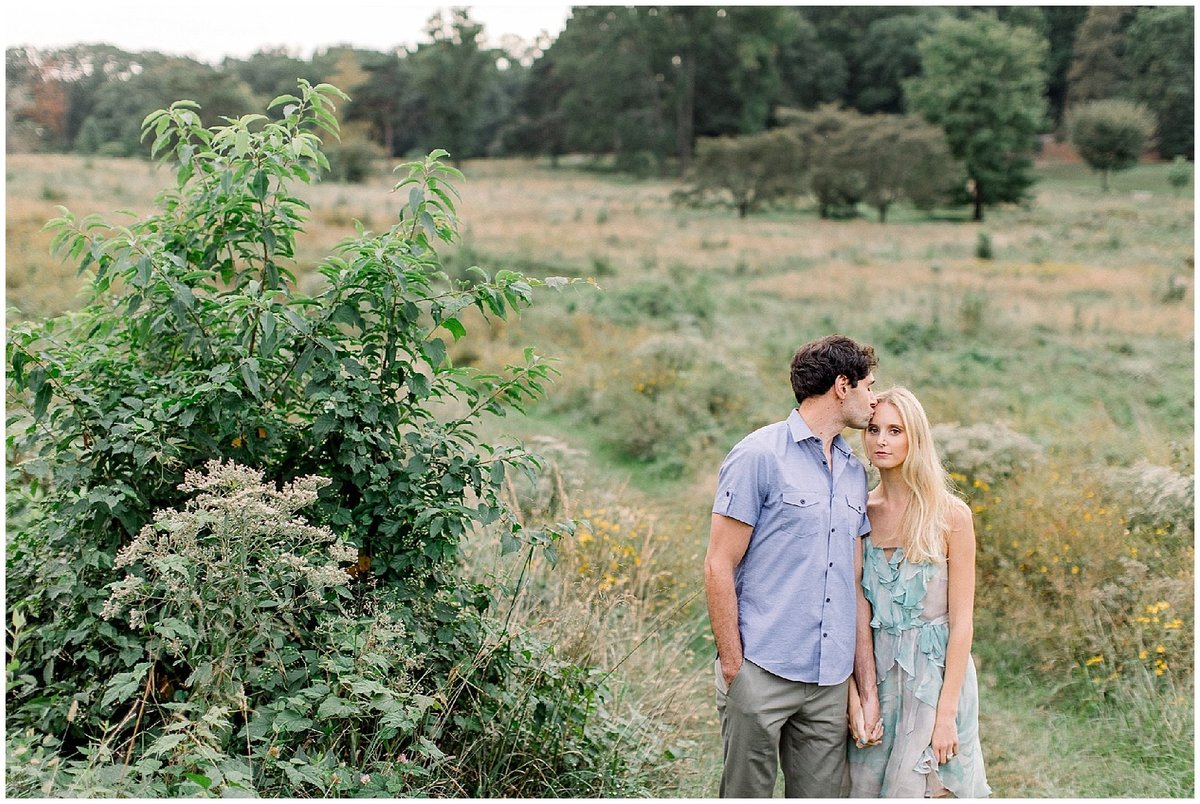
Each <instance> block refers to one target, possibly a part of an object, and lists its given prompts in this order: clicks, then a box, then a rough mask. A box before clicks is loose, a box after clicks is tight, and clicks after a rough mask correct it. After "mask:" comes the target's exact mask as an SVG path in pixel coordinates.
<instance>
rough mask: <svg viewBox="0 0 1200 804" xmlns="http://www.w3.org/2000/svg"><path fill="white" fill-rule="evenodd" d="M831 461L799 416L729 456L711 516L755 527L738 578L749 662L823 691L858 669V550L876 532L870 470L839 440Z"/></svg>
mask: <svg viewBox="0 0 1200 804" xmlns="http://www.w3.org/2000/svg"><path fill="white" fill-rule="evenodd" d="M831 453H832V459H833V466H832V467H830V466H828V465H827V464H826V462H825V455H824V450H823V449H822V445H821V440H820V439H819V438H818V437H817V436H815V435H814V434H813V432H812V430H811V429H810V428H809V426H808V425H807V424H806V423H805V421H804V418H803V417H802V416H801V415H800V412H799V411H798V410H793V411H792V413H791V415H790V416H788V418H787V420H786V421H782V422H777V423H775V424H770V425H767V426H766V427H763V428H761V429H759V430H756V431H755V432H753V433H751V434H750V435H748V436H746V437H745V438H744V439H742V440H741V441H740V442H738V444H737V445H736V446H735V447H734V448H733V449H732V450H730V452H729V454H728V455H727V456H726V457H725V461H724V462H723V463H722V464H721V470H720V474H719V476H718V480H717V494H716V500H715V501H714V503H713V513H716V514H722V515H724V516H728V517H731V518H733V519H737V520H739V521H741V522H745V523H746V524H748V525H750V526H752V530H751V533H750V544H749V546H748V547H747V549H746V554H745V555H744V556H743V557H742V560H741V562H740V563H739V564H738V566H737V568H736V570H735V573H734V582H735V588H736V590H737V600H738V629H739V631H740V632H741V638H742V652H743V655H744V656H745V658H746V659H748V660H749V661H751V662H754V664H756V665H758V666H759V667H761V668H763V669H764V670H767V671H768V672H771V673H774V674H775V675H778V676H781V677H783V678H786V679H790V680H793V681H805V682H809V683H815V684H820V685H823V686H824V685H833V684H840V683H841V682H842V681H845V680H846V678H847V677H848V676H849V675H850V672H851V671H852V670H853V667H854V629H855V611H856V601H857V595H856V591H857V590H856V588H855V578H854V550H855V542H856V540H857V539H858V538H859V537H861V536H864V535H866V534H867V533H869V532H870V530H871V526H870V523H869V522H868V521H867V474H866V470H865V469H864V468H863V465H862V464H861V463H860V462H859V460H858V459H857V458H856V457H855V456H854V454H853V452H851V450H850V447H849V445H848V444H847V443H846V440H845V439H844V438H842V436H840V435H838V436H836V437H835V438H834V440H833V448H832V450H831Z"/></svg>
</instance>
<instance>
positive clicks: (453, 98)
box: [408, 8, 500, 160]
mask: <svg viewBox="0 0 1200 804" xmlns="http://www.w3.org/2000/svg"><path fill="white" fill-rule="evenodd" d="M425 32H426V34H427V35H428V36H429V38H430V41H429V42H426V43H422V44H420V45H418V46H417V50H416V52H415V53H413V54H411V55H410V56H409V57H408V58H409V59H411V61H412V75H413V80H414V82H415V87H416V89H417V92H418V93H419V95H420V98H421V103H420V106H421V112H422V120H423V125H422V129H423V130H422V136H421V143H422V144H423V145H424V146H428V147H426V148H425V150H428V149H429V148H432V147H433V145H434V143H437V144H438V145H440V147H443V148H445V149H446V150H447V151H449V152H450V154H451V158H453V159H455V160H462V159H466V158H468V157H472V156H480V155H481V154H482V153H483V149H484V145H485V143H486V142H487V140H488V139H489V138H490V136H491V134H490V133H489V132H485V131H483V130H482V127H481V125H480V121H481V119H482V116H483V110H484V104H485V102H486V98H487V95H488V93H489V91H490V90H491V88H492V85H493V83H494V82H495V79H496V60H497V59H498V58H499V57H500V54H499V53H495V52H493V51H491V50H488V49H484V48H481V47H480V41H481V39H482V34H483V26H482V25H481V24H479V23H478V22H475V21H474V20H472V19H471V17H470V15H469V14H468V10H467V9H465V8H453V9H451V11H450V14H449V16H446V15H443V14H442V13H441V12H438V13H437V14H434V15H433V16H432V17H430V19H429V22H428V24H427V26H426V28H425Z"/></svg>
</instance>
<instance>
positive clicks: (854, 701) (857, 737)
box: [846, 678, 883, 748]
mask: <svg viewBox="0 0 1200 804" xmlns="http://www.w3.org/2000/svg"><path fill="white" fill-rule="evenodd" d="M846 720H847V721H848V722H849V724H850V736H851V737H853V738H854V747H855V748H866V747H867V746H870V745H879V743H881V742H882V741H883V723H882V722H880V723H877V724H876V726H875V729H874V730H873V731H872V732H871V733H868V732H867V719H866V712H864V711H863V707H862V699H861V698H859V696H858V686H857V685H856V684H855V683H854V679H853V678H851V679H850V691H849V695H848V696H847V700H846Z"/></svg>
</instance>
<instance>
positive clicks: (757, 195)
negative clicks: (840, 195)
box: [673, 129, 804, 218]
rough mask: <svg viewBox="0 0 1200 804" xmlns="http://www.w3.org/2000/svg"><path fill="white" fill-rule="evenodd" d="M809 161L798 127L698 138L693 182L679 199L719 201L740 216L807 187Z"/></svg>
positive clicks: (699, 202) (692, 203) (693, 203)
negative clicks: (804, 153) (804, 180)
mask: <svg viewBox="0 0 1200 804" xmlns="http://www.w3.org/2000/svg"><path fill="white" fill-rule="evenodd" d="M803 175H804V161H803V158H802V152H801V149H800V143H799V142H798V141H797V139H796V135H795V133H794V132H793V131H790V130H788V129H775V130H773V131H764V132H760V133H758V134H746V135H743V136H740V137H704V138H701V139H699V140H697V142H696V158H695V160H694V161H693V163H692V169H691V171H690V173H689V174H688V180H689V183H688V185H687V186H686V187H684V188H683V189H682V190H679V191H676V192H675V193H674V194H673V198H674V200H675V201H676V203H681V204H686V205H689V206H704V205H709V204H718V205H725V206H729V207H732V208H733V209H736V210H737V213H738V217H739V218H745V217H746V216H747V215H748V214H749V213H750V212H753V211H755V210H758V209H761V208H762V207H763V206H764V205H766V204H768V203H771V202H773V201H779V200H781V199H785V198H791V197H794V196H797V195H799V194H800V193H801V191H802V189H803Z"/></svg>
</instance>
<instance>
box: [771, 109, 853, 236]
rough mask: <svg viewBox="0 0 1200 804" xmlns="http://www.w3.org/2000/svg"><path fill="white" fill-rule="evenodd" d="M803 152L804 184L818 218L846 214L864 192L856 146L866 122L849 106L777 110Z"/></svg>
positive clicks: (850, 214) (839, 216)
mask: <svg viewBox="0 0 1200 804" xmlns="http://www.w3.org/2000/svg"><path fill="white" fill-rule="evenodd" d="M779 117H780V121H781V122H783V123H785V124H787V126H788V127H789V128H790V129H791V130H792V131H793V132H794V133H795V136H796V138H797V140H798V141H799V143H800V147H801V150H802V152H803V154H804V162H805V165H806V167H807V170H806V171H805V177H806V184H807V188H808V190H809V192H811V193H812V194H813V197H814V198H816V201H817V211H818V214H819V215H820V216H821V217H822V218H848V217H853V216H855V215H856V214H857V209H856V208H857V205H858V202H859V201H861V200H862V199H863V197H864V195H865V193H866V189H867V179H866V175H865V174H864V172H863V163H862V160H861V159H860V158H859V152H858V147H859V145H860V144H861V142H862V139H863V137H864V135H865V131H866V129H867V127H868V125H869V123H868V118H867V117H865V116H864V115H862V114H859V113H858V112H856V111H854V110H853V109H842V108H839V107H838V106H837V105H836V104H833V103H826V104H822V105H821V106H819V107H817V108H816V109H814V110H811V111H793V110H780V113H779Z"/></svg>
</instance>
